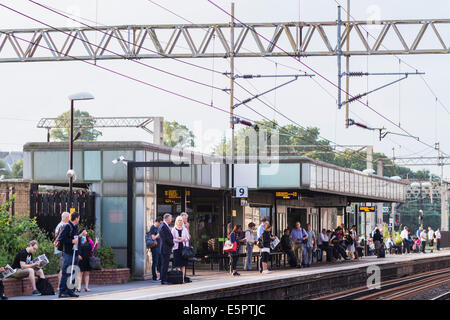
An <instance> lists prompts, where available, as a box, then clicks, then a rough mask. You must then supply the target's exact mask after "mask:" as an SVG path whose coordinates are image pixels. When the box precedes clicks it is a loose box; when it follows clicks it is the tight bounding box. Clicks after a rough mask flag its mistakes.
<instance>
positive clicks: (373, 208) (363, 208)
mask: <svg viewBox="0 0 450 320" xmlns="http://www.w3.org/2000/svg"><path fill="white" fill-rule="evenodd" d="M359 211H362V212H375V206H371V207H359Z"/></svg>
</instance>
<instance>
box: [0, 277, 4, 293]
mask: <svg viewBox="0 0 450 320" xmlns="http://www.w3.org/2000/svg"><path fill="white" fill-rule="evenodd" d="M4 293H5V288H4V287H3V281H2V280H0V297H3V295H4Z"/></svg>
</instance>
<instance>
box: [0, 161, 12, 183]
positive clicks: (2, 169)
mask: <svg viewBox="0 0 450 320" xmlns="http://www.w3.org/2000/svg"><path fill="white" fill-rule="evenodd" d="M10 174H11V172H10V171H9V169H8V166H7V165H6V163H5V161H3V160H1V159H0V177H1V176H4V177H5V178H9V175H10Z"/></svg>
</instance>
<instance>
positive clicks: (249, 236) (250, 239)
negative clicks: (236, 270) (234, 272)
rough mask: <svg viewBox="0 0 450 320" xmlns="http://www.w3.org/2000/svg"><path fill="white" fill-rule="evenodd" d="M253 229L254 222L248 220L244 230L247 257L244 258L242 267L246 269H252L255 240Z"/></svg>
mask: <svg viewBox="0 0 450 320" xmlns="http://www.w3.org/2000/svg"><path fill="white" fill-rule="evenodd" d="M253 230H255V224H254V223H253V222H250V223H249V224H248V229H247V230H246V231H245V242H246V253H247V259H246V260H245V266H244V269H245V270H246V271H251V270H252V254H253V246H254V245H255V242H256V239H255V235H254V234H253Z"/></svg>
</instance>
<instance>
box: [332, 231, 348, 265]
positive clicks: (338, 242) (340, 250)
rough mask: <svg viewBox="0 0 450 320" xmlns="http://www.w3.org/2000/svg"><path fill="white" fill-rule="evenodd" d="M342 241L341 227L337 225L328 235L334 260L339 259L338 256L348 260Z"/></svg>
mask: <svg viewBox="0 0 450 320" xmlns="http://www.w3.org/2000/svg"><path fill="white" fill-rule="evenodd" d="M343 241H344V237H343V234H342V229H341V227H337V228H336V230H335V231H334V232H333V233H332V235H331V237H330V246H331V247H332V248H333V256H334V259H336V260H340V257H342V258H344V259H345V260H350V259H349V258H348V256H347V254H346V253H345V248H344V247H343V246H342V242H343Z"/></svg>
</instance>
